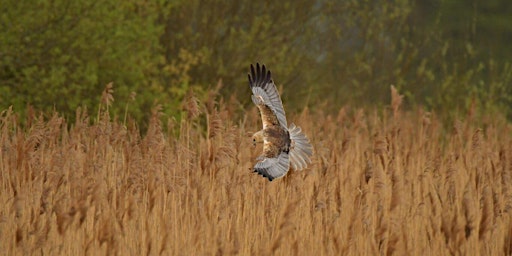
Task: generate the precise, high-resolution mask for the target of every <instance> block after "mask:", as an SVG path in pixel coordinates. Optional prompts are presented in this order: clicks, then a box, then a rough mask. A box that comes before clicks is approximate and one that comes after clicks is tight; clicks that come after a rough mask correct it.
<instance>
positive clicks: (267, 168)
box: [254, 152, 290, 181]
mask: <svg viewBox="0 0 512 256" xmlns="http://www.w3.org/2000/svg"><path fill="white" fill-rule="evenodd" d="M288 169H290V160H289V155H288V153H286V152H281V154H279V156H277V157H276V158H266V157H262V158H261V161H259V162H258V163H256V165H255V166H254V171H255V172H257V173H258V174H260V175H261V176H263V177H265V178H267V179H268V180H269V181H272V180H273V179H276V178H280V177H283V176H284V175H285V174H286V173H287V172H288Z"/></svg>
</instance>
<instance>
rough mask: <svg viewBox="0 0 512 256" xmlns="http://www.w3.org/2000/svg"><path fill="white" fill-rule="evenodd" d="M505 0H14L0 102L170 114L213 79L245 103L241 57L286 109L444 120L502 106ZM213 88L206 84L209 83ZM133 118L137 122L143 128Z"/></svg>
mask: <svg viewBox="0 0 512 256" xmlns="http://www.w3.org/2000/svg"><path fill="white" fill-rule="evenodd" d="M507 3H508V2H506V1H505V0H491V1H486V2H481V1H476V0H472V1H470V2H469V3H466V2H462V1H454V0H436V1H427V0H416V1H407V0H397V1H392V2H390V1H384V0H378V1H360V0H347V1H334V0H318V1H311V0H298V1H289V0H284V1H259V2H254V1H248V0H241V1H227V0H214V1H201V0H192V1H180V0H174V1H150V2H140V1H135V0H128V1H106V0H95V1H93V0H86V1H80V2H69V1H63V0H55V1H47V0H42V1H36V0H28V1H23V2H19V1H13V0H7V1H4V2H3V3H2V5H1V6H0V10H1V11H2V12H1V14H0V108H2V109H4V108H6V107H8V106H10V105H13V106H14V108H15V109H18V110H19V111H20V112H23V111H24V110H25V109H26V107H27V105H29V104H30V105H33V106H35V107H36V109H43V110H46V111H48V110H52V109H54V108H55V109H57V110H58V111H59V112H61V113H64V114H65V115H67V116H70V117H73V116H74V115H73V113H74V110H75V109H76V107H78V106H84V107H87V108H89V109H92V110H93V111H94V110H97V108H98V106H100V100H101V94H102V91H103V89H104V88H105V86H106V85H107V84H108V83H110V82H113V85H114V86H113V88H114V93H113V95H112V96H113V98H114V99H115V102H114V104H112V106H111V107H110V108H109V111H111V112H112V113H113V114H114V115H115V116H117V117H124V116H126V115H129V116H131V117H134V118H135V119H136V120H137V121H141V120H148V116H149V114H150V112H151V109H152V108H153V107H154V106H155V105H157V104H161V105H162V113H164V114H165V115H167V116H168V117H173V118H175V119H177V120H179V119H180V118H181V115H182V108H183V102H184V101H186V98H187V95H189V94H190V93H191V92H193V93H194V95H196V96H197V97H198V98H199V99H200V100H201V99H203V100H204V99H206V98H207V97H208V96H207V95H208V91H209V90H210V89H212V88H213V87H216V89H215V90H217V89H219V88H220V94H221V95H222V96H224V97H236V98H237V99H239V102H240V105H241V106H242V105H248V104H250V97H249V95H248V94H249V89H248V87H247V78H246V73H247V72H248V66H249V64H251V63H255V62H260V63H264V64H266V65H268V66H269V68H270V69H271V70H272V72H273V74H274V80H275V81H276V82H277V83H278V86H279V88H280V89H282V92H283V102H284V104H285V105H286V109H287V111H289V112H294V111H296V110H298V109H301V108H304V107H305V106H308V107H310V108H325V110H326V111H327V112H329V111H330V110H332V111H336V110H338V109H339V108H340V107H341V106H342V105H345V104H355V105H362V106H364V105H367V104H370V105H379V106H384V105H387V104H389V86H390V85H394V86H395V87H396V88H397V89H398V90H399V91H400V92H401V93H403V94H404V95H405V96H406V103H408V104H409V106H415V105H424V106H426V107H427V108H428V109H432V110H437V111H439V112H440V113H442V115H445V116H446V117H448V118H453V117H454V116H456V115H457V114H458V113H460V112H463V111H466V110H468V108H470V107H471V105H472V104H479V105H481V106H483V107H484V108H482V109H483V110H484V111H493V112H500V113H505V114H507V115H509V116H512V99H511V98H512V86H510V83H511V75H510V74H511V71H512V68H511V66H510V63H509V60H510V59H511V58H512V45H511V44H510V41H511V39H512V23H510V22H509V20H511V19H512V15H511V11H510V8H509V7H508V6H509V5H508V4H507ZM220 80H221V81H222V84H223V85H224V86H223V87H217V84H218V81H220ZM142 125H143V126H144V124H142Z"/></svg>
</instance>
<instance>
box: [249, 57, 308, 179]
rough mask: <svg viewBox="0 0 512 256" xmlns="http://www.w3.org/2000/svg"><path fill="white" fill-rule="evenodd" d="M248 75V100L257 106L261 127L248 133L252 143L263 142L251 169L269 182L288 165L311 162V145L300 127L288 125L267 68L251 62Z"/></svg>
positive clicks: (285, 171)
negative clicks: (260, 151)
mask: <svg viewBox="0 0 512 256" xmlns="http://www.w3.org/2000/svg"><path fill="white" fill-rule="evenodd" d="M248 77H249V86H250V87H251V90H252V93H253V95H252V101H253V102H254V104H256V106H257V107H258V109H259V111H260V114H261V121H262V123H263V129H262V130H260V131H258V132H256V133H255V134H254V135H253V136H252V140H253V143H254V145H256V143H263V153H262V154H261V155H260V156H259V157H258V158H257V160H258V162H257V163H256V165H254V172H257V173H258V174H260V175H262V176H263V177H265V178H267V179H268V180H269V181H272V180H273V179H276V178H280V177H283V176H284V175H286V173H287V172H288V169H289V168H290V164H291V166H292V167H293V169H295V170H302V169H304V168H306V167H307V165H308V164H310V163H311V156H312V155H313V147H312V146H311V143H310V142H309V139H308V138H307V137H306V135H305V134H304V133H303V132H302V130H301V128H300V127H298V126H295V124H291V125H290V126H289V127H288V125H287V122H286V116H285V113H284V109H283V103H282V102H281V98H280V97H279V92H278V91H277V88H276V85H275V84H274V82H273V81H272V76H271V73H270V70H267V69H266V68H265V65H262V66H260V64H259V63H257V64H256V68H254V66H253V65H252V64H251V73H250V74H248Z"/></svg>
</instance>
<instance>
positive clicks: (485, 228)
mask: <svg viewBox="0 0 512 256" xmlns="http://www.w3.org/2000/svg"><path fill="white" fill-rule="evenodd" d="M482 205H483V206H482V217H481V219H480V230H479V232H478V238H479V239H480V240H487V239H486V237H487V236H488V234H489V233H490V232H491V230H492V229H493V226H494V206H493V198H492V191H491V188H490V187H489V186H486V187H485V188H484V189H483V194H482Z"/></svg>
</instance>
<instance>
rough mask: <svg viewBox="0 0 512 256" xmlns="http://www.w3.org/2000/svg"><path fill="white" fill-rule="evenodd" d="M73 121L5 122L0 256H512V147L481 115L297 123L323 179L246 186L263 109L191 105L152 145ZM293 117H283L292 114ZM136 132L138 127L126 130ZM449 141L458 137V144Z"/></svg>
mask: <svg viewBox="0 0 512 256" xmlns="http://www.w3.org/2000/svg"><path fill="white" fill-rule="evenodd" d="M104 96H106V97H104V101H103V102H104V104H105V106H104V108H103V109H104V110H102V111H100V113H98V116H97V117H96V116H94V117H89V116H88V115H87V113H86V112H85V111H81V110H77V113H76V122H74V123H73V124H72V125H66V121H65V120H64V118H62V117H61V116H59V115H58V114H57V113H55V114H54V115H53V116H51V117H46V118H43V117H42V116H40V115H38V114H34V113H32V114H30V115H28V118H27V120H24V123H25V125H24V126H23V127H22V126H20V125H19V124H20V120H17V115H16V113H13V111H12V110H5V111H3V112H2V114H1V116H0V118H1V119H0V143H1V151H0V171H1V175H0V203H1V207H0V237H1V238H2V239H1V242H0V251H1V252H2V254H4V253H5V254H8V255H27V254H33V255H81V254H88V255H91V254H99V255H146V254H147V255H160V254H162V255H214V254H215V255H225V254H242V255H268V254H271V253H272V254H276V255H312V254H314V253H316V254H319V255H389V254H396V255H452V254H456V255H478V254H481V255H510V254H511V253H512V240H511V239H512V228H511V227H512V226H511V211H512V136H511V126H510V124H508V123H506V122H505V121H503V120H501V119H499V118H492V117H482V118H477V117H476V114H474V112H470V113H468V114H465V115H464V116H461V117H460V118H459V120H458V121H456V122H455V123H453V124H443V123H442V122H441V121H440V120H438V119H437V118H436V115H435V114H431V113H427V112H425V111H422V110H421V109H420V110H415V111H411V112H406V111H402V110H401V109H400V105H401V97H400V96H399V95H398V93H397V92H396V91H394V90H392V103H391V104H390V106H389V107H388V108H387V109H386V110H383V111H377V110H375V111H369V110H363V109H351V108H350V107H345V108H342V109H340V110H339V112H338V114H337V115H326V114H324V113H322V111H321V110H320V109H314V110H307V109H306V110H304V111H303V112H301V113H298V114H290V113H289V115H288V119H289V122H290V123H291V122H296V123H299V124H300V125H301V126H302V128H303V130H304V131H305V132H306V133H307V134H308V135H309V137H310V139H311V141H312V143H313V145H314V147H315V155H314V157H313V164H312V166H311V167H310V168H309V169H307V170H305V171H302V172H294V171H291V172H290V173H289V174H288V175H287V176H286V177H285V178H283V179H279V180H275V181H273V182H268V181H267V180H266V179H264V178H262V177H260V176H258V175H256V174H254V173H252V172H251V171H250V168H251V166H252V165H253V163H254V161H255V158H256V157H257V155H258V154H259V153H260V150H261V149H260V148H253V147H252V145H251V141H250V137H249V135H250V133H251V132H254V131H256V130H258V129H259V126H260V121H259V116H258V112H257V110H256V108H254V107H251V108H250V109H249V110H248V112H247V113H246V114H245V115H243V116H242V118H236V117H237V116H240V115H239V112H240V104H238V103H235V101H234V100H233V101H229V103H226V102H224V101H222V100H219V101H218V102H215V101H214V100H213V99H210V100H207V101H205V102H204V103H202V102H200V101H198V100H197V99H195V98H193V97H189V98H188V100H187V102H185V104H184V111H185V112H184V113H185V115H184V118H183V119H182V120H181V121H179V122H176V121H173V120H169V121H168V122H161V119H162V118H161V116H160V110H159V108H158V107H155V108H154V111H153V113H152V118H151V120H150V121H149V125H148V129H147V132H144V134H143V135H140V132H139V130H138V129H137V126H136V125H135V124H134V123H133V122H131V121H130V120H128V121H127V123H126V122H125V121H117V120H115V119H113V118H111V117H109V115H108V111H105V107H108V105H109V104H110V103H109V100H110V98H109V95H108V92H107V94H106V95H104ZM285 105H286V102H285ZM128 119H129V118H128ZM447 127H448V128H447Z"/></svg>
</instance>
